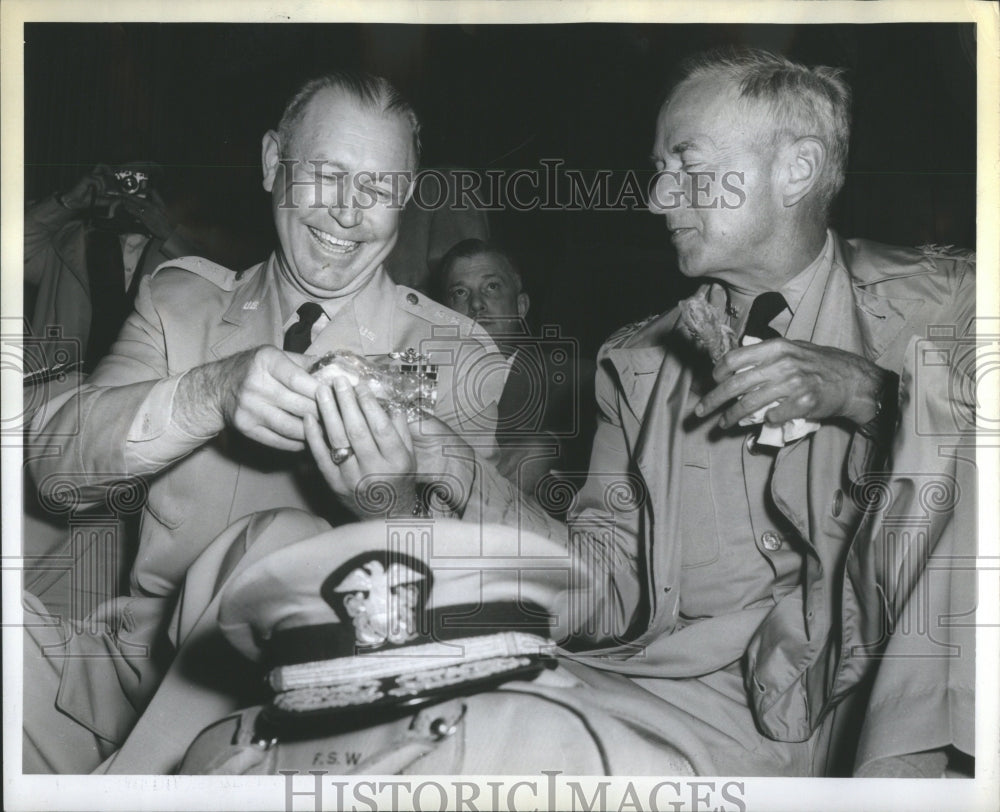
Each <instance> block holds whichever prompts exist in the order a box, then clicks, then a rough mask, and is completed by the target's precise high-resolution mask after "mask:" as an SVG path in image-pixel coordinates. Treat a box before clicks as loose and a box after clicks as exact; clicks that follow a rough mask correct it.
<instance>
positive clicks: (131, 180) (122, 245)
mask: <svg viewBox="0 0 1000 812" xmlns="http://www.w3.org/2000/svg"><path fill="white" fill-rule="evenodd" d="M159 169H160V168H159V167H158V166H156V165H155V164H149V163H135V164H127V165H123V166H120V167H117V168H112V167H110V166H107V165H104V164H98V165H97V166H95V167H94V168H93V169H92V170H91V171H90V172H88V173H87V174H86V175H84V176H82V177H81V178H80V179H79V180H77V182H76V183H75V184H74V185H73V186H72V187H71V188H70V189H69V190H67V191H64V192H59V193H56V194H54V195H51V196H49V197H47V198H44V199H43V200H40V201H38V202H36V203H34V204H33V205H30V206H29V207H28V209H27V210H26V211H25V215H24V280H25V284H26V291H25V294H26V295H25V302H26V306H25V315H26V317H28V323H29V325H30V329H31V334H32V335H33V336H36V337H41V336H45V335H46V331H47V329H48V328H49V327H53V326H56V325H59V326H61V328H62V338H63V339H71V340H73V339H75V340H77V341H79V342H80V350H81V356H80V358H79V359H76V360H77V361H78V362H79V363H80V364H81V365H82V369H83V371H84V372H88V373H89V372H90V371H91V370H92V369H93V368H94V366H96V364H97V362H98V361H99V360H100V359H101V358H102V357H103V356H104V355H105V354H106V353H107V351H108V349H110V347H111V342H112V341H114V338H115V336H116V335H117V334H118V331H119V330H120V329H121V326H122V324H123V323H124V322H125V318H126V317H127V316H128V314H129V312H130V311H131V309H132V301H133V299H134V298H135V291H136V289H137V287H138V281H139V280H140V279H141V278H142V277H144V276H146V275H148V274H149V273H151V272H152V270H153V269H154V268H156V266H157V265H159V264H160V263H162V262H165V261H167V260H168V259H174V258H176V257H180V256H186V255H188V254H202V253H204V252H203V250H202V248H201V246H200V245H198V244H197V243H196V242H195V241H194V240H193V239H192V238H191V236H190V235H188V234H186V233H185V231H184V229H183V228H179V227H177V226H176V225H175V223H174V222H173V221H172V220H171V217H170V215H169V214H168V210H167V205H166V203H165V202H164V201H163V198H162V197H161V196H160V194H159V192H158V191H157V190H156V180H157V179H158V177H159V174H160V171H159ZM31 303H33V304H31ZM44 357H45V358H46V360H48V354H45V356H44ZM27 361H28V359H26V362H27ZM49 371H51V370H49V368H48V367H47V366H46V367H43V368H26V369H25V372H26V373H29V374H32V373H33V374H35V375H36V376H42V377H44V376H45V375H46V373H47V372H49Z"/></svg>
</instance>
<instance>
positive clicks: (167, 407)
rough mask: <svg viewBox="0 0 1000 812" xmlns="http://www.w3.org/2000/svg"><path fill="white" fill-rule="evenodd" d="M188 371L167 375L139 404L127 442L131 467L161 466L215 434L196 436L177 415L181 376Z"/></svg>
mask: <svg viewBox="0 0 1000 812" xmlns="http://www.w3.org/2000/svg"><path fill="white" fill-rule="evenodd" d="M186 374H187V373H186V372H185V373H182V374H180V375H176V376H172V377H170V378H164V379H163V380H162V381H159V382H158V383H157V384H156V385H155V386H153V388H152V389H151V390H150V391H149V394H148V395H147V396H146V399H145V400H144V401H143V402H142V405H141V406H140V407H139V411H138V412H137V413H136V416H135V419H134V420H133V421H132V425H131V426H130V427H129V431H128V435H127V438H126V442H125V458H126V461H127V462H129V463H135V464H136V465H135V466H133V465H131V464H130V465H129V470H131V471H136V469H137V468H146V467H148V466H150V465H153V466H156V467H157V468H158V467H160V466H163V465H166V464H168V463H171V462H173V461H174V460H177V459H180V458H181V457H183V456H185V455H187V454H189V453H190V452H192V451H194V450H195V449H196V448H198V447H200V446H202V445H204V444H205V443H206V442H207V441H208V440H210V439H211V438H212V437H214V436H215V434H214V433H213V434H206V435H203V436H196V435H194V434H191V433H189V432H187V431H185V430H184V429H183V428H181V427H180V426H179V425H178V424H177V422H176V421H175V420H174V419H173V410H174V395H175V394H176V392H177V386H178V384H179V383H180V380H181V378H183V377H184V375H186Z"/></svg>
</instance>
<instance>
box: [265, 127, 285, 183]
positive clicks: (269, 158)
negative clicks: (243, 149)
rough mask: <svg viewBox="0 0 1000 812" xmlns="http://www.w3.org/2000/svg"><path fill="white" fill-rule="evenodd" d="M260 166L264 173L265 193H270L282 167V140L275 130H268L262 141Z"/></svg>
mask: <svg viewBox="0 0 1000 812" xmlns="http://www.w3.org/2000/svg"><path fill="white" fill-rule="evenodd" d="M260 164H261V168H262V169H263V171H264V191H266V192H270V191H271V189H272V188H274V179H275V178H276V177H277V174H278V167H279V166H281V140H280V139H279V138H278V134H277V133H276V132H275V131H274V130H268V131H267V132H266V133H264V137H263V138H262V139H261V143H260Z"/></svg>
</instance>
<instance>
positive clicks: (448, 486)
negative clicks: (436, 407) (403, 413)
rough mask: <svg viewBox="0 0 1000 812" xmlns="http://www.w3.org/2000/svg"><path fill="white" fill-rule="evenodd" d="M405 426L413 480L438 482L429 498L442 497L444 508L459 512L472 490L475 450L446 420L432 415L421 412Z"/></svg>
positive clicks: (432, 483)
mask: <svg viewBox="0 0 1000 812" xmlns="http://www.w3.org/2000/svg"><path fill="white" fill-rule="evenodd" d="M409 430H410V436H411V437H412V439H413V450H414V452H415V453H416V458H417V481H418V482H420V483H422V484H425V485H431V486H434V485H435V484H437V486H438V488H437V489H436V490H435V491H434V492H433V493H432V494H431V498H430V500H429V501H430V502H431V503H435V502H441V501H444V502H446V503H447V508H448V509H450V510H452V511H454V512H455V513H458V514H459V515H461V513H462V511H464V510H465V505H466V503H467V502H468V501H469V496H470V495H471V494H472V485H473V482H474V480H475V476H476V454H475V452H474V451H473V449H472V448H471V446H469V444H468V443H467V442H465V440H463V439H462V438H461V437H460V436H459V435H458V434H456V433H455V432H454V431H453V430H452V429H451V427H450V426H449V425H448V424H447V423H445V422H444V421H442V420H439V419H438V418H436V417H433V416H432V415H429V414H422V415H421V416H420V419H419V420H416V421H414V422H413V423H411V424H410V425H409ZM431 506H432V507H433V506H435V505H434V504H432V505H431ZM437 506H438V507H441V505H437Z"/></svg>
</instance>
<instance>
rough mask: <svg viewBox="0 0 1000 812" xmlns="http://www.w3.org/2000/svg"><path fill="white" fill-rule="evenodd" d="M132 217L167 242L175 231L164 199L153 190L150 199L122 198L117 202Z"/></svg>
mask: <svg viewBox="0 0 1000 812" xmlns="http://www.w3.org/2000/svg"><path fill="white" fill-rule="evenodd" d="M116 205H119V206H121V207H122V208H123V209H125V211H126V212H128V214H129V215H130V216H131V217H132V219H133V220H136V221H137V222H139V223H141V224H142V225H143V226H144V227H145V228H146V229H147V230H148V231H149V233H150V234H152V235H153V236H154V237H158V238H159V239H161V240H163V241H164V242H166V241H167V240H168V239H169V238H170V235H171V233H172V232H173V230H174V224H173V223H172V222H171V221H170V217H168V216H167V206H166V204H165V203H164V202H163V198H162V197H160V195H159V194H158V193H157V192H156V190H155V189H154V190H151V191H150V193H149V196H148V197H129V196H125V197H122V198H121V199H120V200H118V201H117V202H116Z"/></svg>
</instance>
